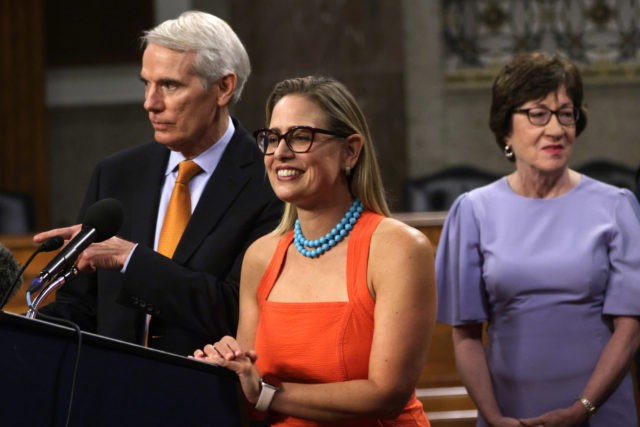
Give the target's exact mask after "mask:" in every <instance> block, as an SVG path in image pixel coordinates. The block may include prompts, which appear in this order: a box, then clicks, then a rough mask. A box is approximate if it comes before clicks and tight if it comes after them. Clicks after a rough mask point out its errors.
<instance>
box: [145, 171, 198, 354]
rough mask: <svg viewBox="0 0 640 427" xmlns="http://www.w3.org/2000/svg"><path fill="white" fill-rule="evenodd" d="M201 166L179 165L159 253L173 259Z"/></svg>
mask: <svg viewBox="0 0 640 427" xmlns="http://www.w3.org/2000/svg"><path fill="white" fill-rule="evenodd" d="M201 171H202V169H200V166H198V165H197V164H196V162H194V161H193V160H184V161H182V162H180V164H179V165H178V178H177V179H176V183H175V184H174V186H173V191H172V192H171V198H170V199H169V204H168V205H167V211H166V212H165V215H164V222H163V223H162V230H161V231H160V238H159V239H158V252H159V253H161V254H162V255H165V256H168V257H169V258H171V257H172V256H173V253H174V252H175V250H176V246H178V242H179V241H180V238H181V237H182V233H183V232H184V229H185V228H186V227H187V223H188V222H189V218H191V193H190V192H189V181H191V178H193V177H194V176H196V175H197V174H198V173H199V172H201ZM150 323H151V315H150V314H147V315H146V316H145V327H144V346H145V347H147V346H148V344H149V324H150Z"/></svg>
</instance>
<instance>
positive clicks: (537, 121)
mask: <svg viewBox="0 0 640 427" xmlns="http://www.w3.org/2000/svg"><path fill="white" fill-rule="evenodd" d="M513 112H514V113H519V114H526V115H527V117H528V118H529V123H531V124H532V125H534V126H544V125H546V124H547V123H549V121H551V116H553V115H555V116H556V118H557V119H558V122H559V123H560V124H561V125H563V126H575V124H576V122H577V121H578V118H579V117H580V110H578V109H577V108H570V107H566V108H560V109H559V110H551V109H549V108H547V107H532V108H518V109H516V110H514V111H513Z"/></svg>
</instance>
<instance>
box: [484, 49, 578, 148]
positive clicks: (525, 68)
mask: <svg viewBox="0 0 640 427" xmlns="http://www.w3.org/2000/svg"><path fill="white" fill-rule="evenodd" d="M560 86H564V87H565V88H566V90H567V94H568V95H569V97H570V98H571V100H572V101H573V105H574V107H575V108H577V109H578V110H579V117H578V121H577V122H576V136H577V135H580V133H581V132H582V131H583V130H584V129H585V127H586V126H587V113H586V111H585V106H584V103H583V89H582V77H581V76H580V71H579V70H578V67H576V66H575V65H574V64H573V63H572V62H571V61H569V60H568V59H566V58H564V57H563V56H560V55H550V54H548V53H543V52H528V53H521V54H518V55H516V56H514V57H513V59H512V60H511V61H510V62H509V63H508V64H506V65H505V66H504V67H503V68H502V70H501V71H500V73H498V76H497V77H496V79H495V80H494V82H493V89H492V100H491V112H490V115H489V127H490V128H491V130H492V131H493V134H494V135H495V138H496V142H497V143H498V146H499V147H500V149H501V150H504V147H505V139H506V138H507V137H508V136H509V134H511V130H512V120H511V119H512V116H513V112H514V110H515V109H517V108H518V107H520V106H522V105H523V104H525V103H527V102H529V101H533V100H539V99H543V98H545V97H546V96H547V95H548V94H549V93H551V92H555V91H556V90H558V88H560ZM512 160H513V159H512Z"/></svg>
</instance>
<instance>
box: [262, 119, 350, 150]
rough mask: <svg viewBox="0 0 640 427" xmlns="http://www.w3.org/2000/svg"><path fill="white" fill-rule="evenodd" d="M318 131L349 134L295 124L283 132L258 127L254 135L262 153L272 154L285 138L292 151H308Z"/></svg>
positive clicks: (338, 134)
mask: <svg viewBox="0 0 640 427" xmlns="http://www.w3.org/2000/svg"><path fill="white" fill-rule="evenodd" d="M317 133H320V134H323V135H331V136H335V137H338V138H346V137H347V136H349V135H348V134H345V133H341V132H334V131H331V130H326V129H318V128H314V127H311V126H293V127H292V128H290V129H289V130H288V131H287V132H285V133H283V134H280V133H279V132H278V131H276V130H273V129H258V130H257V131H255V132H254V133H253V136H254V137H255V139H256V143H257V144H258V148H259V149H260V151H261V152H262V154H264V155H265V156H270V155H272V154H273V153H275V152H276V149H277V148H278V145H279V144H280V140H281V139H284V142H285V144H287V147H289V150H291V151H292V152H294V153H306V152H308V151H309V150H311V146H312V145H313V142H314V141H315V136H316V134H317Z"/></svg>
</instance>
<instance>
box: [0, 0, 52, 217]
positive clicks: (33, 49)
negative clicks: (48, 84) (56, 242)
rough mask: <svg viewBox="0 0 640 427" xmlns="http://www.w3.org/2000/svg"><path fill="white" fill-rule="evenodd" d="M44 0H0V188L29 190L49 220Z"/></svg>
mask: <svg viewBox="0 0 640 427" xmlns="http://www.w3.org/2000/svg"><path fill="white" fill-rule="evenodd" d="M43 1H44V0H20V1H15V0H0V83H1V84H2V89H0V189H4V190H8V191H15V192H21V193H28V194H30V195H31V196H32V197H33V199H34V202H35V208H36V216H35V221H36V227H37V228H39V229H42V228H45V227H47V226H48V223H49V221H50V220H49V217H50V215H49V193H50V188H49V170H48V163H49V162H48V155H49V153H48V150H47V144H46V140H45V79H44V76H45V73H44V35H43V21H42V19H43V18H42V17H43Z"/></svg>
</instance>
